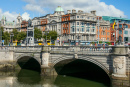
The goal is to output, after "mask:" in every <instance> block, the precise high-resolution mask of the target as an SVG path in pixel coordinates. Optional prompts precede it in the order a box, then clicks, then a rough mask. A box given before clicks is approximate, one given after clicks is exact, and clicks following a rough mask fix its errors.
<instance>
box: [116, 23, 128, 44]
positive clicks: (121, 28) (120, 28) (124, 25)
mask: <svg viewBox="0 0 130 87" xmlns="http://www.w3.org/2000/svg"><path fill="white" fill-rule="evenodd" d="M119 22H121V21H119ZM114 27H115V30H119V39H118V41H119V42H118V44H119V45H121V43H122V37H121V34H122V30H125V28H126V24H125V23H124V24H123V27H119V28H118V27H117V24H116V25H114ZM115 38H116V36H115ZM115 38H114V39H115ZM123 39H124V38H123ZM114 43H115V40H114Z"/></svg>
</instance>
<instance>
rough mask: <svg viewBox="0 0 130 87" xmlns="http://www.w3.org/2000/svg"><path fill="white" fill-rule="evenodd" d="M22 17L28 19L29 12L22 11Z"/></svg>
mask: <svg viewBox="0 0 130 87" xmlns="http://www.w3.org/2000/svg"><path fill="white" fill-rule="evenodd" d="M22 18H23V20H28V19H30V14H28V13H27V12H24V13H23V14H22Z"/></svg>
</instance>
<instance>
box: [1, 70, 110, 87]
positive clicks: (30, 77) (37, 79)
mask: <svg viewBox="0 0 130 87" xmlns="http://www.w3.org/2000/svg"><path fill="white" fill-rule="evenodd" d="M104 80H105V79H104ZM0 87H110V85H107V84H106V83H101V82H98V81H92V80H87V79H82V78H76V77H72V76H66V75H58V76H49V77H48V76H47V77H43V76H41V75H40V73H39V72H35V71H31V70H25V69H22V70H20V71H16V72H0Z"/></svg>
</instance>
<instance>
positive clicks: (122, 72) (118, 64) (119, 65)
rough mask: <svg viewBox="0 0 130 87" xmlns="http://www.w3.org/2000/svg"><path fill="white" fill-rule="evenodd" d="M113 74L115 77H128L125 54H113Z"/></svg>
mask: <svg viewBox="0 0 130 87" xmlns="http://www.w3.org/2000/svg"><path fill="white" fill-rule="evenodd" d="M112 75H113V76H114V77H127V76H126V57H125V56H113V74H112Z"/></svg>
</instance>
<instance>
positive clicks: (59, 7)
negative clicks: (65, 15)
mask: <svg viewBox="0 0 130 87" xmlns="http://www.w3.org/2000/svg"><path fill="white" fill-rule="evenodd" d="M55 11H64V10H63V8H61V6H58V7H57V8H56V10H55Z"/></svg>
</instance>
